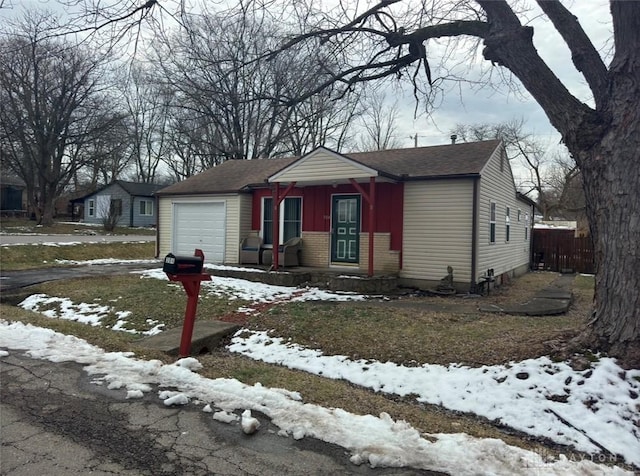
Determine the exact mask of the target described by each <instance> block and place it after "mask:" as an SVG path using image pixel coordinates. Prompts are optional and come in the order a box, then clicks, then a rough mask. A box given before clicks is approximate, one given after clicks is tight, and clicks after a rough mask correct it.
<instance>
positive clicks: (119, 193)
mask: <svg viewBox="0 0 640 476" xmlns="http://www.w3.org/2000/svg"><path fill="white" fill-rule="evenodd" d="M118 199H120V200H122V215H121V216H120V219H119V220H118V225H119V226H130V225H131V196H130V195H129V194H128V193H127V192H126V191H125V190H124V189H123V188H122V187H121V186H120V185H118V184H112V185H109V186H108V187H106V188H104V189H102V190H100V191H99V192H97V193H94V194H93V195H91V196H89V197H87V198H85V200H84V220H85V222H86V223H97V224H102V223H103V218H102V217H103V216H104V215H105V214H107V213H108V212H109V203H110V201H111V200H118ZM90 200H94V203H95V209H94V211H95V213H94V215H93V216H90V215H89V212H90V208H89V201H90Z"/></svg>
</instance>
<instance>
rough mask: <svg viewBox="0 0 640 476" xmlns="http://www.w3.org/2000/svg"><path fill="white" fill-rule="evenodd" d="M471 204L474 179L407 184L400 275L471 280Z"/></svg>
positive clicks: (428, 278) (416, 278) (418, 278)
mask: <svg viewBox="0 0 640 476" xmlns="http://www.w3.org/2000/svg"><path fill="white" fill-rule="evenodd" d="M472 203H473V180H472V179H461V180H429V181H419V182H407V183H406V184H405V189H404V216H403V221H404V230H403V244H402V270H401V272H400V277H401V278H407V279H411V280H424V281H438V280H440V279H441V278H443V277H444V276H446V275H447V266H451V267H453V275H454V279H455V281H456V282H469V281H470V278H471V243H472V237H471V228H472V218H473V206H472Z"/></svg>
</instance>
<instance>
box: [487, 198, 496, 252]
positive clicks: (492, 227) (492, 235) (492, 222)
mask: <svg viewBox="0 0 640 476" xmlns="http://www.w3.org/2000/svg"><path fill="white" fill-rule="evenodd" d="M495 242H496V204H495V202H491V203H490V205H489V243H495Z"/></svg>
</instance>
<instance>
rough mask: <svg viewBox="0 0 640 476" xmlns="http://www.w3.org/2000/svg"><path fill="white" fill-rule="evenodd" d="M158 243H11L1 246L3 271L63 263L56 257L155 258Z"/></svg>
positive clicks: (83, 259)
mask: <svg viewBox="0 0 640 476" xmlns="http://www.w3.org/2000/svg"><path fill="white" fill-rule="evenodd" d="M155 252H156V245H155V243H154V242H153V241H150V242H128V243H80V244H74V245H63V246H51V245H40V244H32V245H12V246H3V247H0V268H2V270H3V271H15V270H21V269H34V268H50V267H53V266H61V264H60V263H59V262H58V261H57V260H73V261H86V260H93V259H105V258H116V259H122V260H126V259H153V258H154V256H155Z"/></svg>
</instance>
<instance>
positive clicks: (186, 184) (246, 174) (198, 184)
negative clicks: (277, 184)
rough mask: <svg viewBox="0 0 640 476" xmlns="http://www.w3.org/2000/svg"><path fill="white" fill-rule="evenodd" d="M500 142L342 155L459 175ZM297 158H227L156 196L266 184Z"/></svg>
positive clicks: (422, 175)
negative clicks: (268, 179) (269, 178)
mask: <svg viewBox="0 0 640 476" xmlns="http://www.w3.org/2000/svg"><path fill="white" fill-rule="evenodd" d="M499 144H500V141H498V140H489V141H482V142H468V143H461V144H447V145H438V146H430V147H416V148H412V149H393V150H381V151H376V152H355V153H347V154H342V155H344V156H346V157H349V158H350V159H352V160H355V161H357V162H360V163H361V164H363V165H366V166H368V167H371V168H373V169H376V170H378V171H380V172H382V173H383V174H385V175H387V176H392V177H396V178H397V179H398V180H406V179H426V178H435V177H456V176H464V175H477V174H479V173H480V171H481V170H482V168H483V167H484V165H485V164H486V163H487V161H488V160H489V158H490V157H491V155H492V154H493V152H494V151H495V150H496V148H497V147H498V145H499ZM298 159H299V157H289V158H284V159H260V160H228V161H226V162H224V163H222V164H221V165H218V166H217V167H213V168H211V169H209V170H206V171H205V172H202V173H201V174H198V175H195V176H193V177H190V178H188V179H187V180H184V181H182V182H179V183H176V184H174V185H170V186H169V187H166V188H163V189H162V190H160V191H158V192H157V195H182V194H205V193H236V192H238V191H241V190H243V189H247V188H250V187H252V186H259V185H262V184H265V182H266V180H267V178H268V177H270V176H271V175H273V174H275V173H276V172H278V171H280V170H282V169H283V168H285V167H287V166H288V165H290V164H292V163H293V162H295V161H296V160H298Z"/></svg>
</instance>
